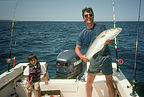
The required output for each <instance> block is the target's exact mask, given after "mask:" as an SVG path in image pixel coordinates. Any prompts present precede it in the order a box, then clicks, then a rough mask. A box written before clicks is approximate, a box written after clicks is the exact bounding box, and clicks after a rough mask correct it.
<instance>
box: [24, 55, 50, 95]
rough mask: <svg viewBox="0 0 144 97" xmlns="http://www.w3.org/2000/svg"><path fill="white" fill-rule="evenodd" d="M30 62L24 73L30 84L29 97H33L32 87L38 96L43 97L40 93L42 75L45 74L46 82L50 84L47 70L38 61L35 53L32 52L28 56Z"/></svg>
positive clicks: (28, 86) (28, 87)
mask: <svg viewBox="0 0 144 97" xmlns="http://www.w3.org/2000/svg"><path fill="white" fill-rule="evenodd" d="M28 60H29V62H30V63H29V64H28V66H27V67H26V68H25V70H24V75H26V76H27V77H26V78H27V81H28V85H27V89H28V97H31V94H32V88H34V89H35V90H36V94H37V96H38V97H41V93H40V84H39V82H40V75H41V74H44V77H45V84H48V79H47V74H46V70H45V69H44V67H43V66H42V65H40V63H39V62H37V56H36V55H35V54H30V55H29V56H28Z"/></svg>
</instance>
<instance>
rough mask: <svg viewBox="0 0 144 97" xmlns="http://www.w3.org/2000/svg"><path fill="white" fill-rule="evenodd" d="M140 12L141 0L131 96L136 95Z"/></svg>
mask: <svg viewBox="0 0 144 97" xmlns="http://www.w3.org/2000/svg"><path fill="white" fill-rule="evenodd" d="M140 12H141V0H140V1H139V13H138V24H137V38H136V51H135V64H134V72H133V83H132V93H131V94H130V95H131V96H134V95H136V86H137V82H136V59H137V48H138V33H139V25H140Z"/></svg>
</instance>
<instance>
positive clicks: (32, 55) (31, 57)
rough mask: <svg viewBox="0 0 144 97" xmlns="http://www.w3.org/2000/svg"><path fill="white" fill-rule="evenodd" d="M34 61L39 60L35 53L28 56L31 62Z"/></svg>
mask: <svg viewBox="0 0 144 97" xmlns="http://www.w3.org/2000/svg"><path fill="white" fill-rule="evenodd" d="M32 59H37V56H36V55H35V54H33V53H32V54H30V55H29V56H28V60H29V61H31V60H32Z"/></svg>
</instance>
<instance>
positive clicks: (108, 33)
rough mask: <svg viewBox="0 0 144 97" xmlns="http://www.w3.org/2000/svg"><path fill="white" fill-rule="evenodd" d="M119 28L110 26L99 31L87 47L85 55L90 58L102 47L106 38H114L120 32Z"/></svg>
mask: <svg viewBox="0 0 144 97" xmlns="http://www.w3.org/2000/svg"><path fill="white" fill-rule="evenodd" d="M121 30H122V28H112V29H108V30H105V31H103V32H101V33H100V35H99V36H98V37H97V38H96V39H95V40H94V41H93V43H92V44H91V45H90V47H89V48H88V50H87V52H86V57H87V58H88V59H89V60H90V59H91V58H92V57H93V55H95V54H96V53H97V52H99V51H100V50H101V49H102V48H103V47H104V45H105V42H106V41H107V40H112V39H114V38H115V37H116V36H117V35H118V34H119V33H120V32H121Z"/></svg>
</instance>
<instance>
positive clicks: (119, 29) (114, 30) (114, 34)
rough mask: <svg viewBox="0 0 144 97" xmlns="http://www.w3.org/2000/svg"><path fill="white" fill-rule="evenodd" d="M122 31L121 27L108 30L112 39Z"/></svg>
mask: <svg viewBox="0 0 144 97" xmlns="http://www.w3.org/2000/svg"><path fill="white" fill-rule="evenodd" d="M121 31H122V28H120V27H117V28H112V29H110V30H109V31H108V33H109V36H110V40H112V39H114V38H115V37H116V36H117V35H118V34H119V33H120V32H121Z"/></svg>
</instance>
